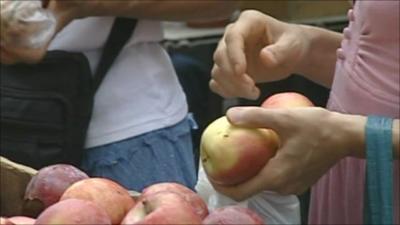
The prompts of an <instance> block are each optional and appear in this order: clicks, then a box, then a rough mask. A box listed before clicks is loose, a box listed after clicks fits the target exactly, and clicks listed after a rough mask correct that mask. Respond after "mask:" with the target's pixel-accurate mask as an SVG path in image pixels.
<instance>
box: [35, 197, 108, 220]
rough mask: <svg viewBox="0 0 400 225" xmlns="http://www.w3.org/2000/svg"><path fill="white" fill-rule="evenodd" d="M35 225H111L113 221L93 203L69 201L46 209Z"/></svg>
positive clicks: (78, 200)
mask: <svg viewBox="0 0 400 225" xmlns="http://www.w3.org/2000/svg"><path fill="white" fill-rule="evenodd" d="M35 224H37V225H45V224H111V219H110V217H109V216H108V215H107V213H106V212H105V211H104V209H102V208H100V207H98V206H96V204H95V203H93V202H91V201H86V200H80V199H67V200H64V201H60V202H57V203H56V204H53V205H52V206H50V207H48V208H47V209H45V210H44V211H43V212H42V213H41V214H40V215H39V217H38V218H37V219H36V223H35Z"/></svg>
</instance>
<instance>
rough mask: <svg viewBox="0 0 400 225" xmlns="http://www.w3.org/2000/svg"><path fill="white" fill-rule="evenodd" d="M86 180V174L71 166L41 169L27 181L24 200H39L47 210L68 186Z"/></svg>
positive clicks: (61, 165)
mask: <svg viewBox="0 0 400 225" xmlns="http://www.w3.org/2000/svg"><path fill="white" fill-rule="evenodd" d="M87 178H89V176H88V175H87V174H86V173H84V172H83V171H81V170H79V169H78V168H76V167H74V166H72V165H67V164H55V165H51V166H47V167H43V168H42V169H40V170H39V171H38V172H37V173H36V174H35V176H33V177H32V179H31V180H30V181H29V183H28V185H27V187H26V191H25V197H24V198H25V200H27V201H35V200H39V201H40V202H41V203H42V204H43V207H44V208H47V207H49V206H50V205H52V204H54V203H56V202H58V201H59V200H60V197H61V195H62V194H63V193H64V191H65V190H66V189H67V188H68V187H69V186H71V185H72V184H73V183H75V182H77V181H80V180H83V179H87ZM26 204H27V203H26Z"/></svg>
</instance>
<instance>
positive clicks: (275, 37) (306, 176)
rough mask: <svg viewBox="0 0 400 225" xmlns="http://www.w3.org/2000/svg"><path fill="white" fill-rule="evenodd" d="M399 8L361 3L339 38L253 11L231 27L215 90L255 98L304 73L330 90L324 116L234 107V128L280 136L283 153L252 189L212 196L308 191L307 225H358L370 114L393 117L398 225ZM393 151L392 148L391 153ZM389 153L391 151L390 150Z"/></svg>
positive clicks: (314, 111) (218, 60) (218, 58)
mask: <svg viewBox="0 0 400 225" xmlns="http://www.w3.org/2000/svg"><path fill="white" fill-rule="evenodd" d="M399 9H400V1H384V0H383V1H356V2H354V3H353V7H352V9H350V10H349V12H348V18H349V25H348V27H347V28H345V29H344V31H343V34H340V33H336V32H332V31H328V30H325V29H322V28H316V27H312V26H306V25H298V24H290V23H285V22H282V21H278V20H276V19H274V18H272V17H270V16H268V15H265V14H263V13H261V12H258V11H254V10H250V11H244V12H242V13H241V15H240V17H239V19H238V20H237V21H236V22H235V23H233V24H230V25H228V26H227V28H226V31H225V34H224V37H223V39H222V40H221V41H220V43H219V45H218V47H217V49H216V51H215V54H214V60H215V64H214V68H213V71H212V79H211V81H210V88H211V89H212V90H213V91H215V92H216V93H219V94H220V95H222V96H224V97H227V98H229V97H244V98H248V99H256V98H258V97H259V93H260V91H259V89H258V88H257V87H256V85H255V83H259V82H268V81H274V80H280V79H284V78H287V77H288V76H289V75H290V74H293V73H296V74H302V75H304V76H305V77H306V78H308V79H310V80H312V81H314V82H316V83H319V84H321V85H324V86H326V87H329V88H331V93H330V98H329V102H328V106H327V109H324V108H319V107H312V108H298V109H264V108H259V107H234V108H231V109H229V110H228V112H227V116H228V118H229V119H230V121H231V122H232V123H234V124H236V125H241V126H249V127H265V128H272V129H274V130H275V131H276V132H277V133H278V134H279V136H280V138H281V141H282V146H281V148H280V150H279V151H278V153H277V155H276V156H275V157H274V158H273V159H271V160H270V161H269V162H268V163H267V165H266V166H265V167H264V168H263V170H262V171H261V172H260V173H259V174H258V175H257V176H255V177H254V178H252V179H250V180H249V181H247V182H246V183H243V184H240V185H237V186H234V187H223V186H218V185H217V184H213V185H214V187H215V189H216V190H218V191H219V192H221V193H224V194H226V195H228V196H230V197H232V198H234V199H236V200H241V199H245V198H248V197H249V196H252V195H254V194H256V193H258V192H260V191H262V190H272V191H276V192H278V193H281V194H293V193H294V194H299V193H302V192H304V191H305V190H307V189H308V188H310V187H311V186H312V192H311V201H310V211H309V223H310V224H362V223H363V216H364V213H363V210H364V208H363V207H364V187H365V182H366V179H365V174H366V164H365V163H366V160H365V157H366V150H365V149H366V145H367V144H366V139H367V138H366V137H365V133H366V123H367V120H368V116H370V115H379V116H381V117H385V118H386V117H387V118H391V119H393V122H392V124H391V125H392V130H391V131H392V142H393V143H392V146H393V149H392V150H391V151H392V152H393V164H394V166H393V168H394V169H393V196H394V200H393V202H394V203H393V215H394V220H393V221H394V223H396V224H398V223H399V164H398V159H399V142H400V141H399V136H400V132H399V117H400V108H399V105H400V71H399V70H400V69H399V62H400V57H399V52H400V47H399V41H400V34H399V33H400V24H399V21H400V12H399ZM389 150H390V149H389ZM389 154H390V153H389Z"/></svg>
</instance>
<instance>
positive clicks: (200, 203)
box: [139, 182, 208, 219]
mask: <svg viewBox="0 0 400 225" xmlns="http://www.w3.org/2000/svg"><path fill="white" fill-rule="evenodd" d="M160 191H169V192H174V193H177V194H179V195H181V196H182V197H183V199H185V200H186V201H187V202H188V203H189V205H191V206H192V207H193V210H194V212H195V213H196V214H197V215H199V216H200V218H201V219H204V218H205V217H206V216H207V215H208V207H207V204H206V203H205V202H204V200H203V199H202V198H201V197H200V196H199V195H198V194H197V193H196V192H194V191H192V190H191V189H190V188H188V187H186V186H184V185H182V184H178V183H172V182H163V183H157V184H153V185H150V186H148V187H146V188H145V189H144V190H143V191H142V194H141V197H140V198H145V197H147V196H149V195H153V194H155V193H158V192H160ZM140 198H139V199H140Z"/></svg>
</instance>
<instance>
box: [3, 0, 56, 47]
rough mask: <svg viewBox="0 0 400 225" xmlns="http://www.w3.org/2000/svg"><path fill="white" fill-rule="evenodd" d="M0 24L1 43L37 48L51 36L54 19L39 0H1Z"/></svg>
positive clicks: (53, 28)
mask: <svg viewBox="0 0 400 225" xmlns="http://www.w3.org/2000/svg"><path fill="white" fill-rule="evenodd" d="M0 25H1V27H0V28H1V30H0V40H1V44H2V45H7V46H13V47H27V48H39V47H42V46H43V45H45V44H46V43H47V42H48V41H49V40H50V38H51V37H52V36H53V34H54V32H55V26H56V20H55V17H54V15H53V14H52V13H51V12H49V11H48V10H46V9H44V8H42V1H41V0H29V1H21V0H1V1H0Z"/></svg>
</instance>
